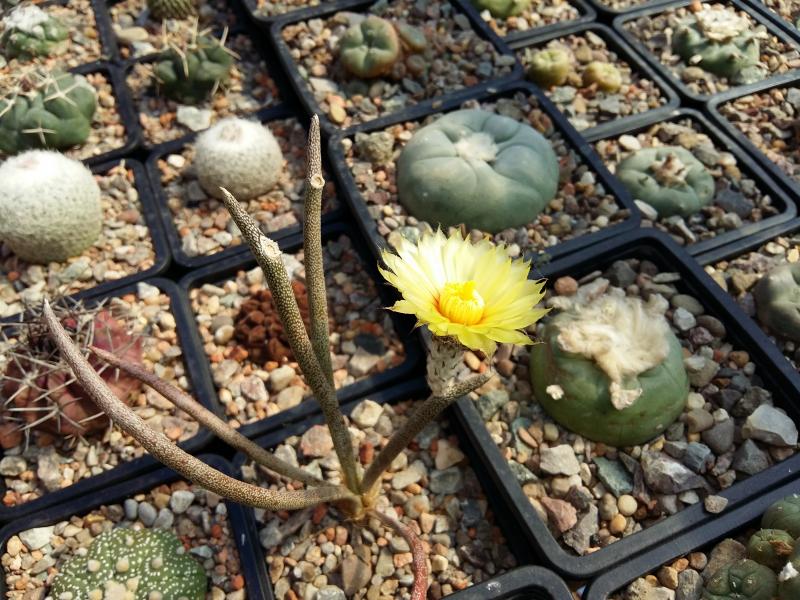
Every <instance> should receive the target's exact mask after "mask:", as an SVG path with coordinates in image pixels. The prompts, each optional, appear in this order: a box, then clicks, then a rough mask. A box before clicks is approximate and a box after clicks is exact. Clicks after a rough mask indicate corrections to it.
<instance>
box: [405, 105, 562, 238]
mask: <svg viewBox="0 0 800 600" xmlns="http://www.w3.org/2000/svg"><path fill="white" fill-rule="evenodd" d="M558 179H559V168H558V159H557V158H556V155H555V152H554V151H553V148H552V146H551V145H550V142H548V141H547V139H545V138H544V136H542V135H541V134H540V133H539V132H538V131H536V130H535V129H533V128H532V127H530V126H529V125H527V124H524V123H520V122H519V121H516V120H514V119H511V118H509V117H505V116H502V115H497V114H494V113H492V112H489V111H485V110H478V109H469V110H458V111H455V112H451V113H448V114H446V115H444V116H443V117H441V118H440V119H438V120H437V121H434V122H433V123H431V124H430V125H427V126H425V127H423V128H421V129H419V130H418V131H417V132H416V133H415V134H414V137H412V138H411V140H410V141H409V142H408V143H407V144H406V146H405V147H404V148H403V151H402V153H401V154H400V158H399V159H398V161H397V191H398V196H399V198H400V202H401V203H402V204H403V205H404V206H405V207H406V208H407V209H408V211H409V212H410V213H411V214H412V215H413V216H414V217H416V218H417V219H423V220H425V221H428V222H429V223H431V224H432V225H433V226H434V227H435V226H436V225H438V224H441V225H445V226H449V225H458V224H460V223H464V224H465V225H466V226H467V227H469V228H474V229H480V230H482V231H488V232H492V233H494V232H497V231H501V230H503V229H506V228H509V227H518V226H521V225H525V224H527V223H530V222H531V221H533V220H534V219H535V218H536V216H537V215H538V214H539V213H540V212H541V211H542V210H543V209H544V207H545V206H546V205H547V203H548V202H550V200H552V199H553V197H555V195H556V191H557V189H558Z"/></svg>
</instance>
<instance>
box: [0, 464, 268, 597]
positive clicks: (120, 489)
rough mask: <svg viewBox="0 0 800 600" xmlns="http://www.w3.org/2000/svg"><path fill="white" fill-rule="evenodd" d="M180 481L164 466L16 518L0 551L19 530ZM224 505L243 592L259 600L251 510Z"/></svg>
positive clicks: (0, 535) (0, 590)
mask: <svg viewBox="0 0 800 600" xmlns="http://www.w3.org/2000/svg"><path fill="white" fill-rule="evenodd" d="M198 458H199V459H200V460H202V461H203V462H204V463H206V464H207V465H209V466H211V467H213V468H215V469H217V470H219V471H222V472H223V473H225V474H226V475H233V471H234V470H233V468H232V466H231V464H230V463H229V462H228V461H226V460H224V459H223V458H221V457H219V456H215V455H213V454H203V455H201V456H199V457H198ZM154 465H155V462H154V463H153V466H154ZM179 479H181V477H180V476H179V475H178V474H177V473H175V472H174V471H173V470H171V469H168V468H166V467H162V468H159V469H155V470H152V469H151V471H150V472H149V473H146V474H139V475H137V476H136V477H133V476H131V477H129V478H126V479H124V480H118V481H116V482H115V483H114V484H110V485H108V486H107V487H105V488H103V489H100V490H97V491H96V492H95V493H93V494H92V495H91V496H89V495H88V494H87V495H83V496H78V497H75V498H71V499H69V500H65V501H64V502H62V503H60V504H59V505H58V506H54V507H51V508H47V509H43V510H40V511H38V512H36V513H34V514H31V515H26V516H25V517H21V518H18V519H16V520H15V521H14V522H13V523H9V524H8V525H6V526H5V527H3V528H2V529H0V548H2V550H3V552H5V548H6V544H7V543H8V540H9V538H11V536H14V535H16V534H18V533H19V532H21V531H26V530H28V529H32V528H34V527H46V526H48V525H53V524H55V523H58V522H60V521H66V520H69V519H70V518H71V517H72V516H75V515H82V514H85V513H88V512H91V511H92V510H95V509H96V508H99V507H101V506H104V505H109V504H118V503H121V502H123V501H124V500H125V499H127V498H130V497H132V496H135V495H136V494H138V493H141V492H146V491H149V490H151V489H152V488H155V487H158V486H160V485H164V484H169V483H172V482H174V481H176V480H179ZM224 502H225V505H226V508H227V511H228V523H229V525H230V530H231V536H232V538H233V540H234V541H235V542H236V549H237V551H238V553H239V563H240V565H241V568H242V571H241V575H242V576H243V577H244V580H245V589H246V590H247V594H248V598H253V599H257V598H261V597H262V596H261V594H260V593H259V592H260V591H261V589H262V587H261V582H260V581H259V579H258V577H257V575H256V569H257V568H258V567H259V566H260V565H259V564H257V563H256V561H255V560H254V556H253V553H252V548H251V546H252V544H253V542H254V541H255V544H258V538H257V537H256V538H255V540H254V538H252V536H250V535H249V530H248V527H247V526H248V519H247V511H248V510H250V509H247V508H245V507H243V506H241V505H239V504H236V503H235V502H231V501H230V500H225V501H224ZM262 569H263V567H262ZM7 592H8V588H7V587H6V579H5V577H0V594H2V596H3V597H6V593H7ZM42 597H44V596H42Z"/></svg>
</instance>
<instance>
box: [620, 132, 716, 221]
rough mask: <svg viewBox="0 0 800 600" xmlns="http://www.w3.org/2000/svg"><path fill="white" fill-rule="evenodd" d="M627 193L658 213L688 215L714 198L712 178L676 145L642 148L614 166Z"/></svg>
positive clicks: (688, 154) (664, 215) (686, 151)
mask: <svg viewBox="0 0 800 600" xmlns="http://www.w3.org/2000/svg"><path fill="white" fill-rule="evenodd" d="M617 177H618V178H619V179H620V181H622V183H623V185H625V187H626V188H627V189H628V191H629V192H630V194H631V196H633V197H634V198H636V199H637V200H642V201H644V202H646V203H647V204H649V205H650V206H652V207H653V208H654V209H655V210H656V212H658V215H659V217H671V216H673V215H680V216H682V217H688V216H689V215H693V214H695V213H696V212H698V211H699V210H700V209H701V208H703V207H704V206H706V205H707V204H709V203H710V202H711V200H712V199H713V198H714V178H713V177H712V176H711V173H709V172H708V170H707V169H706V168H705V166H703V163H701V162H700V161H699V160H697V159H696V158H695V157H694V155H693V154H692V153H691V152H689V151H688V150H686V148H682V147H680V146H663V147H659V148H642V149H641V150H637V151H636V152H634V153H633V154H631V155H630V156H628V157H627V158H626V159H625V160H623V161H622V162H620V163H619V165H618V166H617Z"/></svg>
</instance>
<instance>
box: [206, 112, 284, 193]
mask: <svg viewBox="0 0 800 600" xmlns="http://www.w3.org/2000/svg"><path fill="white" fill-rule="evenodd" d="M194 163H195V169H196V171H197V176H198V178H199V180H200V185H201V186H203V189H204V190H205V191H206V192H207V193H208V194H210V195H211V196H213V197H215V198H222V197H223V194H222V191H221V190H220V188H225V189H226V190H228V191H229V192H230V193H231V194H233V195H234V197H235V198H236V199H237V200H249V199H250V198H255V197H256V196H260V195H261V194H265V193H266V192H268V191H269V190H270V188H272V186H273V185H275V183H276V182H277V181H278V175H279V174H280V171H281V168H282V167H283V154H282V153H281V148H280V146H279V145H278V142H277V141H276V140H275V137H274V136H273V135H272V132H271V131H270V130H269V129H267V128H266V127H264V126H263V125H261V124H260V123H258V122H256V121H248V120H246V119H239V118H236V117H229V118H227V119H223V120H222V121H220V122H219V123H217V124H216V125H214V126H213V127H211V128H210V129H209V130H207V131H205V132H203V133H202V134H200V136H199V137H198V138H197V144H196V145H195V159H194Z"/></svg>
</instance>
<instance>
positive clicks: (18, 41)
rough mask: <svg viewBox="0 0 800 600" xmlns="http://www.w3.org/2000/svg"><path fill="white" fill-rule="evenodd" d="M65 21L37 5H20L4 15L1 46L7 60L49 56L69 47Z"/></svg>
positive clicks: (0, 39)
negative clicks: (52, 15)
mask: <svg viewBox="0 0 800 600" xmlns="http://www.w3.org/2000/svg"><path fill="white" fill-rule="evenodd" d="M68 37H69V32H68V31H67V28H66V27H65V26H64V24H63V23H62V22H61V21H59V20H58V19H56V18H55V17H51V16H50V15H48V14H47V13H46V12H45V11H43V10H42V9H41V8H39V7H38V6H35V5H23V6H18V7H17V8H15V9H14V10H12V11H11V12H10V13H9V15H8V16H7V17H4V18H3V33H2V35H0V47H2V49H3V54H4V55H5V57H6V59H7V60H11V59H12V58H20V59H23V60H28V59H30V58H32V57H35V56H50V55H52V54H58V53H60V52H63V51H64V50H65V49H66V46H67V44H66V41H67V39H68Z"/></svg>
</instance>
